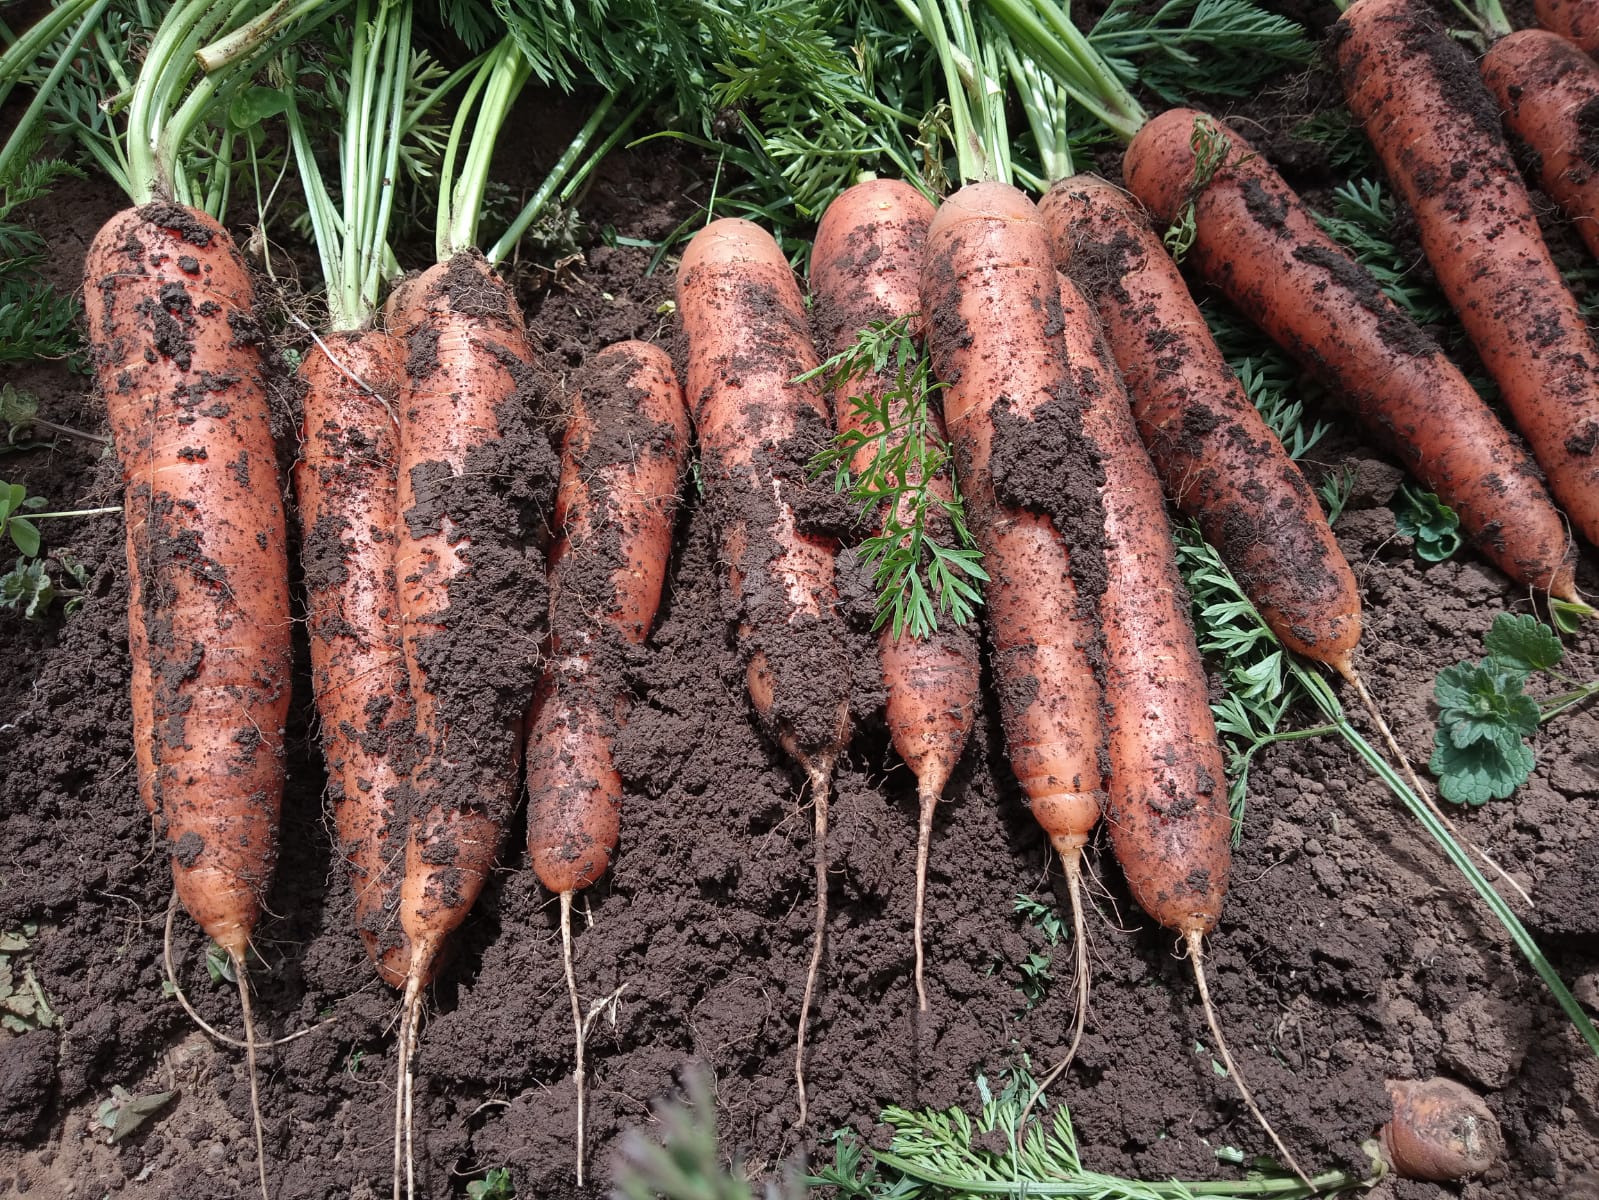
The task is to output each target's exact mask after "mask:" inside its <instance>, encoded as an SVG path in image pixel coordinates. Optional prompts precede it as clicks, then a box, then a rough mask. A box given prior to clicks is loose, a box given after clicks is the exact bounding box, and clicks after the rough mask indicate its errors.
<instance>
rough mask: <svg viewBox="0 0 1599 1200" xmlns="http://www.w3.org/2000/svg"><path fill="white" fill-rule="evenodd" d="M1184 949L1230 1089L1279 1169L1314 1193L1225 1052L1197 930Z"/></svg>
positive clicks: (1186, 936) (1189, 934)
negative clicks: (1269, 1146) (1278, 1159)
mask: <svg viewBox="0 0 1599 1200" xmlns="http://www.w3.org/2000/svg"><path fill="white" fill-rule="evenodd" d="M1183 938H1184V940H1185V941H1186V943H1187V945H1188V953H1189V956H1190V957H1191V958H1192V959H1193V963H1194V981H1195V982H1196V983H1197V984H1198V985H1199V1003H1200V1006H1201V1007H1202V1008H1204V1010H1205V1022H1206V1024H1208V1025H1209V1026H1210V1036H1211V1040H1213V1041H1214V1042H1215V1043H1216V1050H1217V1051H1218V1052H1219V1053H1220V1054H1221V1061H1222V1065H1223V1066H1224V1067H1226V1068H1227V1075H1228V1077H1229V1078H1231V1079H1232V1081H1233V1086H1234V1087H1236V1088H1237V1089H1238V1094H1239V1095H1240V1096H1241V1097H1243V1101H1244V1105H1245V1107H1247V1108H1248V1109H1249V1112H1250V1114H1251V1115H1252V1116H1253V1117H1254V1118H1255V1122H1256V1124H1258V1125H1259V1126H1260V1127H1261V1128H1262V1129H1263V1130H1265V1131H1266V1136H1267V1137H1269V1138H1270V1139H1271V1144H1272V1145H1273V1146H1276V1147H1277V1153H1279V1154H1281V1155H1282V1156H1283V1165H1284V1166H1286V1167H1287V1168H1288V1169H1289V1170H1290V1171H1292V1172H1293V1173H1294V1174H1295V1175H1297V1176H1298V1177H1299V1179H1300V1182H1302V1183H1303V1184H1304V1185H1305V1186H1306V1187H1307V1188H1309V1189H1310V1191H1311V1193H1312V1194H1315V1192H1316V1191H1317V1188H1316V1185H1315V1184H1313V1183H1311V1182H1310V1176H1308V1175H1306V1174H1305V1172H1304V1170H1303V1169H1302V1168H1301V1167H1300V1165H1299V1163H1298V1162H1297V1161H1296V1160H1295V1158H1294V1156H1293V1154H1291V1153H1290V1152H1289V1150H1288V1147H1287V1146H1285V1145H1283V1140H1282V1138H1280V1137H1278V1136H1277V1131H1276V1130H1275V1129H1273V1128H1272V1127H1271V1122H1270V1121H1268V1120H1266V1115H1265V1114H1264V1113H1262V1112H1261V1111H1260V1105H1258V1104H1256V1103H1255V1097H1254V1095H1253V1093H1251V1092H1250V1090H1249V1084H1247V1083H1246V1082H1244V1075H1243V1072H1242V1071H1240V1070H1239V1069H1238V1064H1237V1063H1235V1062H1234V1061H1233V1056H1232V1052H1231V1051H1230V1050H1228V1049H1227V1039H1226V1038H1224V1037H1222V1035H1221V1022H1220V1021H1218V1020H1217V1019H1216V1008H1215V1006H1214V1005H1213V1004H1211V1002H1210V985H1209V983H1207V982H1206V980H1205V957H1204V956H1205V950H1204V944H1203V943H1204V935H1203V934H1202V933H1200V932H1199V930H1197V929H1191V930H1189V931H1188V932H1187V933H1186V934H1184V935H1183Z"/></svg>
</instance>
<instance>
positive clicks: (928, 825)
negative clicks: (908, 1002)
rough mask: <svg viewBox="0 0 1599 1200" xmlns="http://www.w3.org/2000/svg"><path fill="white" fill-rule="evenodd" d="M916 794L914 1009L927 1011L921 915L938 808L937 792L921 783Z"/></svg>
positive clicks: (923, 908)
mask: <svg viewBox="0 0 1599 1200" xmlns="http://www.w3.org/2000/svg"><path fill="white" fill-rule="evenodd" d="M918 792H919V794H920V796H921V801H922V811H921V815H920V817H919V818H918V820H917V828H916V916H915V925H914V928H915V932H914V935H913V936H914V938H915V941H916V1007H917V1008H918V1009H919V1010H920V1011H922V1012H926V1011H927V987H926V985H925V984H924V983H923V981H922V913H923V911H924V910H925V909H926V907H927V857H928V852H929V850H930V849H931V847H932V844H933V810H934V809H936V808H937V807H938V790H937V789H936V788H934V787H932V786H931V785H929V784H926V783H923V784H922V785H921V786H920V788H919V789H918Z"/></svg>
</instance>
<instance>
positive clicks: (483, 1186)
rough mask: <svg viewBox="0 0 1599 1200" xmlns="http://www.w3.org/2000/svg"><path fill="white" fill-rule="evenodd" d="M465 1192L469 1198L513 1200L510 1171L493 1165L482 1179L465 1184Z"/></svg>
mask: <svg viewBox="0 0 1599 1200" xmlns="http://www.w3.org/2000/svg"><path fill="white" fill-rule="evenodd" d="M466 1194H467V1196H469V1197H470V1200H514V1197H515V1196H516V1188H515V1187H513V1186H512V1184H511V1172H510V1171H508V1170H506V1168H504V1167H495V1168H494V1169H493V1170H491V1171H490V1172H489V1173H488V1174H487V1175H485V1176H484V1177H483V1178H482V1179H474V1180H473V1181H472V1182H471V1183H469V1184H467V1185H466Z"/></svg>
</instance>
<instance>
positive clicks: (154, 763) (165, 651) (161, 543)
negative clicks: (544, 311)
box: [84, 202, 292, 1194]
mask: <svg viewBox="0 0 1599 1200" xmlns="http://www.w3.org/2000/svg"><path fill="white" fill-rule="evenodd" d="M84 277H85V287H84V308H85V310H86V312H87V314H88V320H89V331H90V339H91V342H92V344H93V346H94V348H95V363H96V371H97V375H98V378H99V383H100V388H101V391H102V392H103V393H104V395H105V398H106V409H107V413H108V415H109V417H110V419H111V427H112V434H113V437H114V439H115V442H116V447H117V456H118V458H119V460H120V462H121V464H122V478H123V507H124V512H125V514H126V521H127V529H128V533H127V546H128V578H129V588H130V594H131V598H130V604H131V612H130V617H129V650H130V657H131V658H132V660H133V661H132V679H131V690H132V702H131V708H132V711H133V713H134V715H135V719H136V721H137V722H138V724H136V726H135V728H134V730H133V739H134V745H135V747H136V754H137V759H138V763H139V766H140V768H141V785H140V791H141V793H143V798H144V802H145V804H146V806H147V807H150V806H153V808H154V811H155V812H156V813H157V815H158V820H159V822H160V824H161V826H162V828H163V830H164V833H165V837H166V841H167V845H168V847H169V850H170V853H171V859H172V877H173V882H174V884H175V885H176V888H177V892H178V896H179V898H180V899H181V900H182V902H183V906H184V908H186V909H187V910H188V911H189V913H190V915H191V916H193V917H194V919H195V921H196V922H197V923H198V924H199V925H200V927H201V928H202V929H204V930H205V932H206V933H207V935H209V936H210V937H211V938H212V939H213V940H215V941H216V943H217V944H218V945H220V946H221V947H222V948H223V949H224V950H225V951H226V952H227V954H228V957H229V958H230V959H232V960H233V964H234V969H235V973H236V975H237V978H238V981H239V1000H240V1004H241V1005H242V1006H243V1008H244V1014H245V1035H246V1041H247V1044H248V1054H249V1060H250V1063H249V1065H250V1089H251V1102H252V1107H253V1108H254V1110H255V1119H256V1149H257V1162H258V1167H259V1174H260V1182H261V1187H262V1191H263V1194H264V1193H265V1190H266V1165H265V1151H264V1145H263V1142H262V1137H261V1129H260V1112H259V1102H258V1100H257V1097H256V1078H255V1033H254V1022H253V1021H252V1020H251V1009H250V993H249V982H248V971H247V969H246V963H245V958H246V954H247V952H248V950H249V946H250V938H251V935H252V934H253V932H254V930H255V925H256V921H257V919H258V918H259V917H260V914H261V906H262V902H263V900H264V899H265V897H266V893H267V889H268V887H269V886H270V884H271V880H272V871H273V867H274V866H275V864H276V860H277V836H278V815H279V809H280V806H281V803H282V797H283V781H284V773H283V726H284V722H285V720H286V719H287V716H288V708H289V666H290V644H289V635H290V630H291V629H292V620H291V616H290V611H289V566H288V553H287V549H286V535H285V517H284V510H283V503H282V480H281V477H280V475H279V472H278V466H277V451H276V447H275V446H274V445H273V441H272V433H271V425H270V418H269V413H268V405H267V395H266V384H265V377H264V370H263V367H262V363H261V355H260V350H259V334H258V332H257V327H256V325H255V317H254V311H253V308H254V292H253V288H252V285H251V281H250V274H249V270H248V268H247V267H246V266H245V265H244V260H243V258H242V257H241V256H240V254H239V252H238V250H237V248H236V247H235V246H234V244H233V241H232V239H231V238H230V237H229V236H228V234H227V231H226V230H224V229H223V228H222V226H221V225H220V224H218V223H217V222H216V221H214V220H212V219H211V218H209V217H207V216H206V215H205V214H203V213H200V212H197V211H195V210H193V209H188V208H184V207H180V206H178V205H174V204H170V203H164V202H153V203H149V204H146V205H144V206H143V207H141V208H138V209H132V210H127V211H124V212H122V213H119V214H117V215H116V216H114V217H112V218H111V220H110V221H108V222H107V223H106V224H105V225H104V226H103V227H102V228H101V230H100V232H99V233H98V234H96V236H95V239H94V241H93V242H92V243H91V244H90V247H89V251H88V253H87V255H86V256H85V261H84ZM146 770H148V772H149V775H148V780H149V783H148V786H147V787H146V786H145V784H144V778H145V776H144V774H143V773H144V771H146Z"/></svg>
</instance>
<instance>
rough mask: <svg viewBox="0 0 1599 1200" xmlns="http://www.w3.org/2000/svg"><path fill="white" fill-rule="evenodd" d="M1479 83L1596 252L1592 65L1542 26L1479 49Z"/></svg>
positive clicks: (1597, 152) (1595, 78) (1598, 213)
mask: <svg viewBox="0 0 1599 1200" xmlns="http://www.w3.org/2000/svg"><path fill="white" fill-rule="evenodd" d="M1480 65H1481V70H1482V78H1483V82H1485V83H1486V84H1487V85H1488V88H1489V90H1490V91H1492V92H1493V94H1494V97H1495V98H1496V99H1497V100H1498V102H1499V108H1500V110H1501V111H1502V112H1503V114H1504V121H1505V128H1506V129H1508V130H1509V131H1510V133H1511V134H1512V135H1514V136H1515V137H1516V138H1518V139H1520V140H1521V141H1522V142H1523V143H1524V144H1525V145H1526V146H1527V147H1528V148H1529V149H1530V150H1531V151H1532V152H1533V154H1534V156H1535V162H1536V174H1537V176H1538V182H1539V184H1540V185H1541V186H1542V188H1543V190H1544V191H1546V192H1548V193H1549V195H1550V196H1552V197H1554V199H1555V201H1556V202H1557V203H1558V204H1559V205H1560V207H1561V208H1563V209H1565V210H1566V214H1567V215H1568V216H1569V217H1570V218H1571V221H1572V224H1573V225H1575V226H1576V229H1577V232H1578V233H1579V234H1581V235H1582V240H1583V241H1585V242H1586V243H1587V244H1588V249H1589V251H1590V252H1591V253H1592V254H1593V255H1594V256H1595V257H1596V258H1599V145H1596V144H1595V139H1594V135H1593V133H1592V132H1591V126H1592V115H1593V114H1595V113H1599V63H1595V62H1594V60H1593V59H1591V58H1589V57H1588V56H1587V55H1586V54H1584V53H1583V52H1582V51H1581V50H1579V49H1577V47H1576V46H1574V45H1572V44H1571V43H1570V42H1568V41H1567V40H1566V39H1565V38H1562V37H1559V36H1557V35H1555V34H1553V33H1548V32H1546V31H1544V30H1541V29H1523V30H1519V31H1518V32H1516V33H1512V34H1510V35H1509V36H1508V37H1502V38H1500V39H1499V40H1498V41H1497V42H1495V43H1494V44H1493V45H1492V46H1490V47H1489V48H1488V53H1487V54H1485V55H1483V58H1482V63H1481V64H1480Z"/></svg>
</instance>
